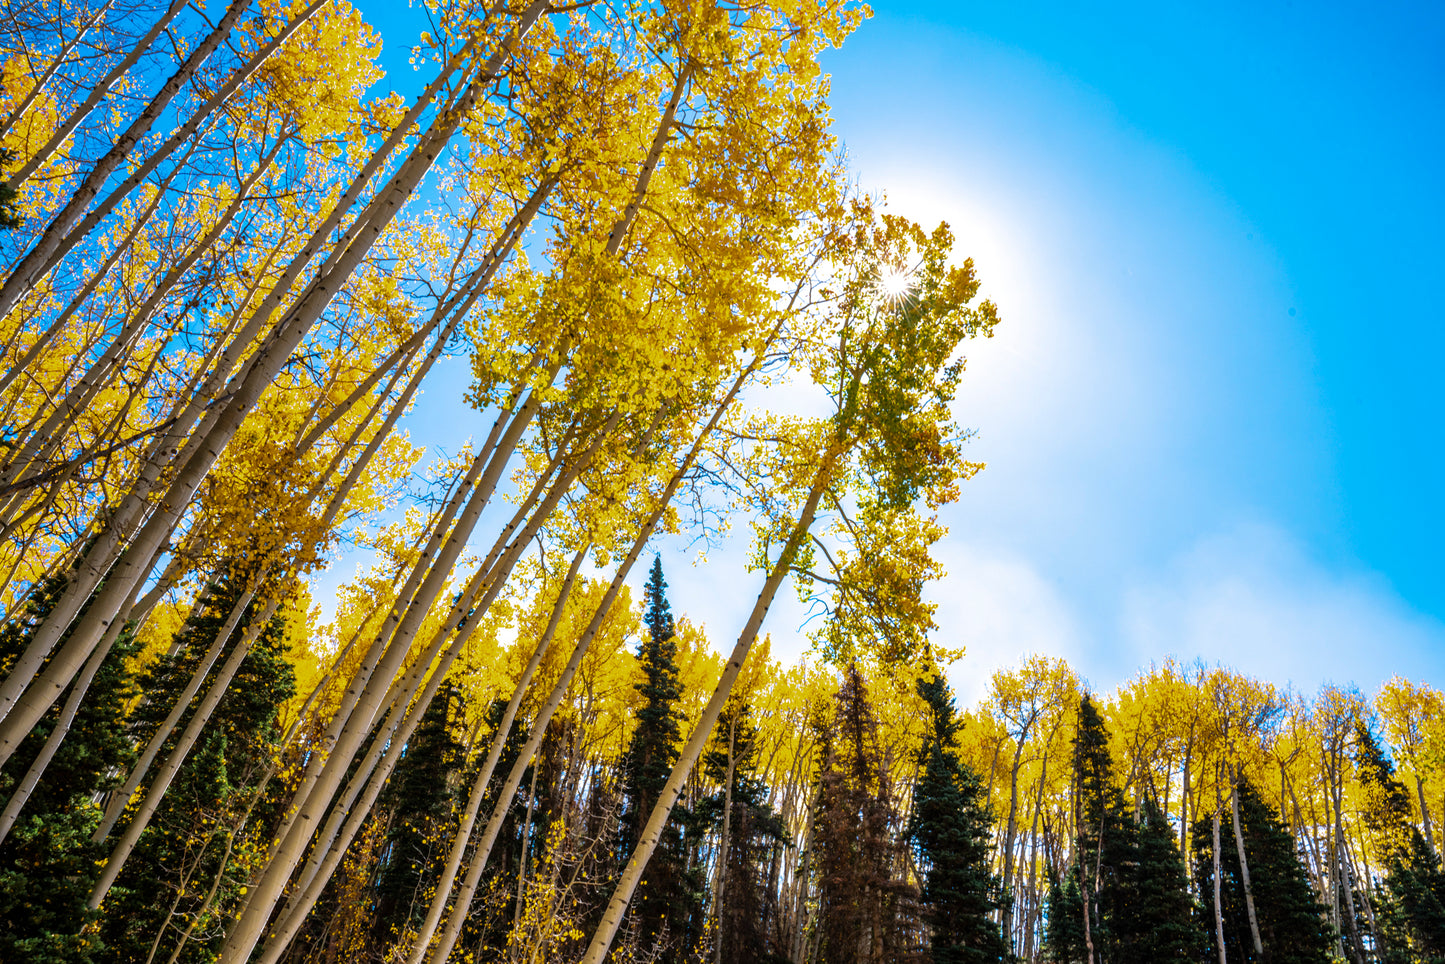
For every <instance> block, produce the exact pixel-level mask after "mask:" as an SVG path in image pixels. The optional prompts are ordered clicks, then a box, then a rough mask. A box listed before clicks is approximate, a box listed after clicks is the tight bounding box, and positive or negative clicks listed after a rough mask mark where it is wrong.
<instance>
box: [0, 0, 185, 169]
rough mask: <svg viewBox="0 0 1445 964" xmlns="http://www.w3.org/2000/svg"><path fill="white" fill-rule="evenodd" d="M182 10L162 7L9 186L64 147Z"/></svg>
mask: <svg viewBox="0 0 1445 964" xmlns="http://www.w3.org/2000/svg"><path fill="white" fill-rule="evenodd" d="M185 8H186V0H172V3H171V5H170V6H169V7H167V8H166V11H165V13H163V14H162V15H161V16H160V19H158V20H157V21H156V22H155V23H153V24H151V27H150V29H149V30H148V31H146V33H145V36H143V37H141V39H140V40H139V41H137V42H136V44H135V45H134V46H132V47H131V48H130V50H128V51H126V55H125V56H124V57H123V58H121V61H120V63H118V64H116V65H115V66H114V67H112V68H111V69H110V71H109V72H108V73H107V74H106V75H105V77H104V78H102V80H101V81H100V83H98V84H96V85H95V86H94V87H92V88H91V89H90V93H89V94H88V95H87V96H86V98H85V100H83V101H81V103H80V105H79V106H78V107H76V108H75V110H73V111H71V112H70V115H69V116H68V117H66V119H65V120H64V121H63V122H62V123H61V124H60V126H59V127H57V128H56V129H55V133H54V134H52V135H51V136H50V140H48V141H46V142H45V144H44V145H42V146H41V148H40V149H39V150H38V151H36V152H35V153H34V154H33V155H31V157H30V159H29V160H28V161H27V162H26V163H25V164H24V165H23V166H22V167H21V168H20V170H18V171H16V172H15V174H14V176H12V177H11V178H10V182H9V186H10V187H12V188H19V187H20V186H21V185H22V184H24V183H25V182H26V181H27V180H29V179H30V177H31V176H32V175H33V174H34V173H35V172H36V171H37V170H39V169H40V167H41V165H43V164H44V163H45V162H46V161H48V160H50V158H51V157H53V156H54V154H55V152H56V151H58V150H59V149H60V145H62V144H64V143H65V142H66V140H68V139H69V137H70V135H71V134H73V133H74V132H75V129H76V128H77V127H79V126H80V125H81V124H83V123H84V122H85V119H86V118H87V117H89V116H90V114H91V112H92V111H94V110H95V108H96V107H97V106H99V104H100V102H101V101H102V100H104V99H105V95H106V94H108V93H110V90H111V88H113V87H114V86H115V85H116V82H117V81H119V80H120V79H121V78H122V77H123V76H125V73H126V71H128V70H130V69H131V68H132V67H134V66H135V65H136V63H137V62H138V61H139V60H140V59H141V57H142V56H144V55H145V52H146V51H147V50H149V49H150V45H151V44H152V43H154V42H155V39H156V38H157V37H159V36H160V35H161V32H162V31H164V30H165V29H166V27H167V26H169V25H170V22H171V21H172V20H174V19H175V18H176V15H177V14H179V13H180V12H181V11H182V10H184V9H185Z"/></svg>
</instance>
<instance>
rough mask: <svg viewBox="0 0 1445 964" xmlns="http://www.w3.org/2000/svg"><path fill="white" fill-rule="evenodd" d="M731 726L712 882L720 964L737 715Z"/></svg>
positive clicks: (715, 945) (715, 954)
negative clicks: (720, 826)
mask: <svg viewBox="0 0 1445 964" xmlns="http://www.w3.org/2000/svg"><path fill="white" fill-rule="evenodd" d="M731 722H732V725H731V726H729V727H728V768H727V776H726V778H725V779H726V782H725V784H724V788H723V823H722V834H721V837H720V839H719V840H718V858H717V873H716V874H715V875H714V878H715V879H714V881H713V903H714V904H715V905H716V907H717V932H716V933H717V936H716V937H715V938H714V941H713V962H714V964H722V945H723V942H722V935H723V926H724V921H725V920H726V915H725V914H724V911H725V909H726V905H725V903H724V901H725V900H726V893H727V892H726V888H727V867H728V844H729V840H728V837H729V835H730V834H731V831H732V819H733V772H734V767H735V766H736V764H735V762H734V760H733V755H734V753H735V752H736V750H737V737H738V721H737V715H736V714H734V715H733V719H732V721H731Z"/></svg>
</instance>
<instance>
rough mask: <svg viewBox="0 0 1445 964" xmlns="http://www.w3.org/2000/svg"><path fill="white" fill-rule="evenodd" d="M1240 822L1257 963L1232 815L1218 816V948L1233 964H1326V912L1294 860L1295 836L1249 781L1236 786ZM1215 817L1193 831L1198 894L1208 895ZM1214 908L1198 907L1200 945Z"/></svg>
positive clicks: (1210, 927)
mask: <svg viewBox="0 0 1445 964" xmlns="http://www.w3.org/2000/svg"><path fill="white" fill-rule="evenodd" d="M1239 820H1240V824H1241V831H1242V834H1243V836H1244V856H1245V859H1246V860H1248V861H1249V880H1250V890H1251V892H1252V893H1253V894H1254V908H1255V918H1256V921H1257V922H1258V924H1259V932H1260V943H1261V944H1262V945H1263V946H1264V957H1263V958H1262V959H1261V958H1259V957H1257V956H1256V954H1255V952H1254V938H1253V936H1252V935H1251V933H1250V929H1249V911H1248V908H1247V907H1246V905H1245V899H1244V882H1243V876H1242V874H1241V872H1240V866H1239V848H1238V845H1237V844H1235V843H1234V816H1233V814H1232V813H1230V812H1225V813H1223V814H1221V815H1220V823H1221V825H1222V829H1221V833H1220V841H1221V843H1220V854H1219V867H1220V904H1221V909H1222V910H1223V916H1224V949H1225V954H1226V956H1227V957H1228V959H1229V961H1230V962H1231V964H1234V962H1242V964H1251V962H1257V961H1260V962H1261V964H1325V962H1326V961H1329V960H1330V959H1331V952H1330V947H1331V943H1332V942H1331V935H1330V928H1329V926H1328V924H1327V923H1326V918H1325V909H1324V908H1323V907H1321V906H1320V904H1319V903H1318V901H1316V899H1315V894H1314V890H1313V889H1312V888H1311V886H1310V881H1309V875H1308V872H1307V871H1306V869H1305V866H1304V864H1303V863H1302V862H1301V861H1300V858H1299V853H1298V850H1297V848H1296V847H1295V841H1294V838H1293V837H1292V836H1291V835H1290V832H1289V830H1287V829H1286V828H1285V826H1284V824H1283V823H1282V822H1280V819H1279V817H1278V816H1277V815H1276V814H1275V812H1274V811H1273V810H1272V809H1271V808H1270V806H1269V804H1267V803H1265V802H1264V800H1263V799H1262V798H1261V797H1260V795H1259V793H1258V792H1257V791H1256V790H1255V789H1254V787H1253V786H1251V785H1250V784H1249V782H1248V781H1241V782H1240V785H1239ZM1212 821H1213V815H1212V814H1211V815H1210V816H1208V817H1205V818H1204V819H1202V820H1200V821H1199V822H1198V823H1196V824H1195V826H1194V833H1193V840H1194V866H1195V871H1194V878H1195V881H1196V882H1197V883H1198V886H1199V889H1200V891H1201V892H1202V893H1205V894H1212V893H1213V890H1214V852H1213V848H1214V834H1213V830H1212V826H1211V824H1212ZM1213 914H1214V911H1213V906H1212V901H1210V902H1209V905H1208V906H1205V907H1200V908H1199V919H1200V924H1201V927H1202V928H1205V929H1206V930H1207V933H1208V936H1206V938H1205V940H1206V943H1207V945H1208V946H1209V947H1210V948H1213V946H1214V939H1213V931H1214V925H1213Z"/></svg>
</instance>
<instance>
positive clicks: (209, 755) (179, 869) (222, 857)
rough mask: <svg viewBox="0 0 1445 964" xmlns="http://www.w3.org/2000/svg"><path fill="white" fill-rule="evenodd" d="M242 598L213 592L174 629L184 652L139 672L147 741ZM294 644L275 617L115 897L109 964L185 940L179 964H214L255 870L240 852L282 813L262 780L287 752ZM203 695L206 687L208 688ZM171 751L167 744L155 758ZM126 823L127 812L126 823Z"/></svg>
mask: <svg viewBox="0 0 1445 964" xmlns="http://www.w3.org/2000/svg"><path fill="white" fill-rule="evenodd" d="M240 596H241V587H240V586H239V585H238V584H236V583H234V582H228V583H223V584H221V585H219V586H217V587H215V588H214V589H213V592H212V595H211V597H210V599H209V601H208V602H207V604H206V605H205V606H203V607H201V608H200V611H199V612H197V614H196V615H195V616H194V617H193V618H192V619H190V620H188V621H187V623H186V625H185V626H184V627H183V628H182V629H181V631H180V632H179V633H178V634H177V636H176V640H175V643H176V648H175V655H174V656H173V657H169V658H167V657H162V658H161V659H160V660H158V661H157V662H156V663H155V664H154V665H153V666H151V667H150V668H148V669H147V670H146V671H145V672H144V673H143V674H142V675H141V679H140V685H141V689H142V691H143V692H144V693H145V694H146V701H145V702H144V703H143V704H142V705H141V706H140V707H138V708H137V710H136V712H135V714H134V716H135V718H136V720H138V721H141V722H142V725H143V726H144V732H145V735H149V733H150V732H151V731H153V730H154V724H152V723H150V721H152V720H154V721H157V722H158V721H159V720H160V719H161V718H163V717H164V716H165V714H166V713H168V712H169V711H170V709H171V707H172V706H173V705H174V703H175V700H176V699H177V698H178V697H179V695H180V691H181V689H182V688H183V687H184V685H185V683H186V681H187V679H189V677H190V674H191V671H192V670H194V669H195V668H196V667H197V665H198V663H199V660H200V657H201V654H202V653H204V652H205V650H206V649H208V648H209V647H210V646H211V644H212V643H213V642H214V641H215V639H216V635H217V633H218V632H219V631H220V630H221V629H222V628H223V624H224V623H225V622H226V620H227V618H228V617H229V616H230V614H231V611H232V609H233V607H234V606H235V605H236V604H237V602H238V601H239V599H240ZM259 608H260V606H259V604H258V603H257V602H256V601H254V600H253V601H252V602H251V604H250V605H249V606H248V607H247V609H246V611H245V613H244V614H243V615H242V617H241V620H240V621H239V622H238V623H237V625H236V628H235V630H234V631H233V632H232V633H231V636H230V640H229V642H228V643H227V644H226V645H225V647H224V649H223V650H222V653H221V656H220V657H219V658H218V659H217V661H216V664H215V666H213V667H212V669H211V673H212V674H214V673H215V672H216V670H217V668H218V667H219V666H220V665H221V664H222V663H223V662H224V660H225V659H226V658H227V657H228V656H229V654H230V652H231V650H232V649H233V648H234V647H235V646H237V645H239V644H240V643H241V642H242V641H243V640H244V638H245V636H246V628H247V626H248V625H249V624H250V623H251V621H252V620H253V619H254V618H256V616H257V610H258V609H259ZM285 645H286V641H285V638H284V624H283V622H282V620H281V619H280V618H279V617H275V618H272V620H271V622H270V624H269V625H267V626H266V628H265V629H264V630H262V631H261V633H260V634H259V635H258V636H257V638H256V641H255V642H254V643H253V644H252V646H251V649H250V651H249V652H248V653H247V654H246V656H245V657H244V658H243V659H242V661H241V665H240V667H239V668H238V669H237V671H236V675H235V677H233V678H232V680H231V683H230V685H229V686H228V687H227V689H226V694H225V696H223V697H222V698H221V701H220V702H219V703H218V704H217V706H216V709H215V711H214V712H213V714H212V716H211V719H210V721H209V723H208V724H207V727H206V730H205V732H204V733H203V735H202V737H201V739H200V741H198V743H197V744H196V745H195V746H194V747H193V748H192V750H191V752H190V754H189V756H188V757H187V758H186V760H185V762H184V764H183V765H182V767H181V769H180V772H179V773H177V774H176V778H175V780H174V782H173V783H172V784H171V787H170V789H169V790H168V791H167V792H166V795H165V796H164V797H163V798H162V801H161V804H160V807H159V809H157V810H156V812H155V814H154V816H153V817H152V818H151V821H150V823H149V825H148V826H147V827H146V829H145V831H144V832H143V833H142V834H141V836H140V839H139V841H138V842H137V843H136V847H135V850H134V852H133V853H132V854H131V856H130V859H129V860H128V861H127V862H126V865H125V869H124V870H123V871H122V872H121V875H120V877H119V878H118V879H117V881H116V884H115V886H114V887H113V888H112V889H111V891H110V893H109V895H108V896H107V897H106V907H105V910H106V913H105V917H104V919H103V922H102V927H101V930H100V933H101V935H102V937H103V938H104V940H105V943H106V945H107V947H108V948H109V951H110V956H111V959H112V960H115V961H135V962H141V961H145V960H147V959H149V958H150V957H151V955H152V953H153V951H156V952H157V953H158V954H159V956H160V957H161V958H162V959H166V958H169V957H170V954H171V952H172V951H173V950H174V949H175V947H176V945H177V944H178V943H181V942H182V941H184V944H185V947H184V950H183V951H182V954H181V957H180V960H181V961H207V960H210V959H211V957H212V956H213V955H214V952H215V951H216V949H217V946H218V945H219V943H220V941H221V939H222V937H223V934H224V927H225V923H226V919H227V914H228V912H229V911H231V910H232V909H234V908H235V907H236V906H237V905H238V904H239V902H240V900H241V896H242V895H241V888H242V887H243V886H244V884H245V877H246V874H247V872H248V869H249V868H247V867H246V866H245V865H244V862H243V860H242V855H243V854H245V853H246V852H247V851H248V850H250V849H252V848H255V847H264V845H265V844H264V841H265V839H266V832H267V830H268V829H269V828H270V826H271V824H272V822H273V820H274V819H275V818H276V816H277V814H278V811H279V807H280V801H279V799H278V796H277V791H278V790H279V787H277V786H274V785H269V784H268V785H267V787H265V788H264V789H263V787H262V786H261V783H262V780H263V777H264V774H265V773H266V771H267V768H268V766H269V764H270V761H271V758H272V754H273V753H275V752H276V751H277V750H278V749H279V744H280V740H281V736H282V732H281V726H280V720H279V714H280V711H281V708H282V706H284V705H285V703H286V701H287V700H289V699H290V698H291V697H292V695H293V694H294V693H295V690H296V683H295V675H294V671H293V669H292V667H291V664H290V663H289V662H288V661H287V659H286V653H285ZM205 691H206V687H205V686H203V688H202V689H201V690H200V692H201V693H204V692H205ZM189 719H190V713H189V712H188V713H187V714H185V715H184V716H182V718H181V723H180V725H179V726H178V728H177V732H176V735H179V732H180V730H181V729H182V728H184V726H185V724H186V722H188V721H189ZM147 724H149V725H147ZM170 751H171V742H170V741H167V743H165V744H163V746H162V749H161V755H160V757H158V761H159V760H163V759H164V758H165V756H166V755H168V754H169V753H170ZM143 786H145V785H144V784H143ZM258 794H259V796H258ZM124 822H125V818H124V817H123V818H122V823H121V826H124ZM111 842H112V843H113V842H114V841H113V840H112V841H111ZM157 949H159V950H157Z"/></svg>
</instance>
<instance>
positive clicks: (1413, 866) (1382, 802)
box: [1355, 722, 1445, 964]
mask: <svg viewBox="0 0 1445 964" xmlns="http://www.w3.org/2000/svg"><path fill="white" fill-rule="evenodd" d="M1355 764H1356V766H1357V767H1358V768H1359V773H1360V782H1361V783H1362V784H1363V785H1364V787H1365V798H1366V810H1365V817H1366V822H1367V825H1368V826H1369V828H1370V831H1371V833H1372V835H1373V836H1374V838H1375V841H1376V843H1377V845H1378V846H1379V847H1380V850H1381V851H1382V852H1383V854H1384V857H1385V871H1386V873H1385V880H1384V884H1385V886H1384V888H1383V895H1382V897H1383V899H1380V900H1379V901H1378V906H1377V911H1378V912H1377V915H1376V917H1377V919H1378V921H1379V925H1380V931H1381V933H1380V939H1381V943H1382V944H1383V945H1384V960H1386V961H1387V962H1389V964H1396V962H1399V964H1405V962H1411V964H1414V962H1420V964H1441V962H1445V872H1442V870H1441V866H1440V858H1439V857H1438V856H1436V855H1435V854H1434V853H1433V852H1432V851H1431V850H1430V847H1429V845H1428V844H1427V843H1426V842H1425V838H1424V836H1423V835H1422V834H1421V833H1420V830H1419V828H1417V827H1416V826H1415V824H1414V811H1413V809H1412V807H1411V805H1410V794H1409V791H1407V790H1406V789H1405V787H1404V785H1403V784H1401V783H1400V781H1398V780H1396V779H1395V767H1394V764H1392V763H1391V762H1390V761H1389V759H1388V758H1387V757H1386V756H1385V753H1384V751H1383V750H1382V749H1381V748H1380V745H1379V742H1378V741H1377V740H1376V739H1375V737H1374V734H1373V733H1371V732H1370V730H1369V728H1368V727H1366V726H1365V725H1364V724H1363V723H1361V722H1356V724H1355Z"/></svg>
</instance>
